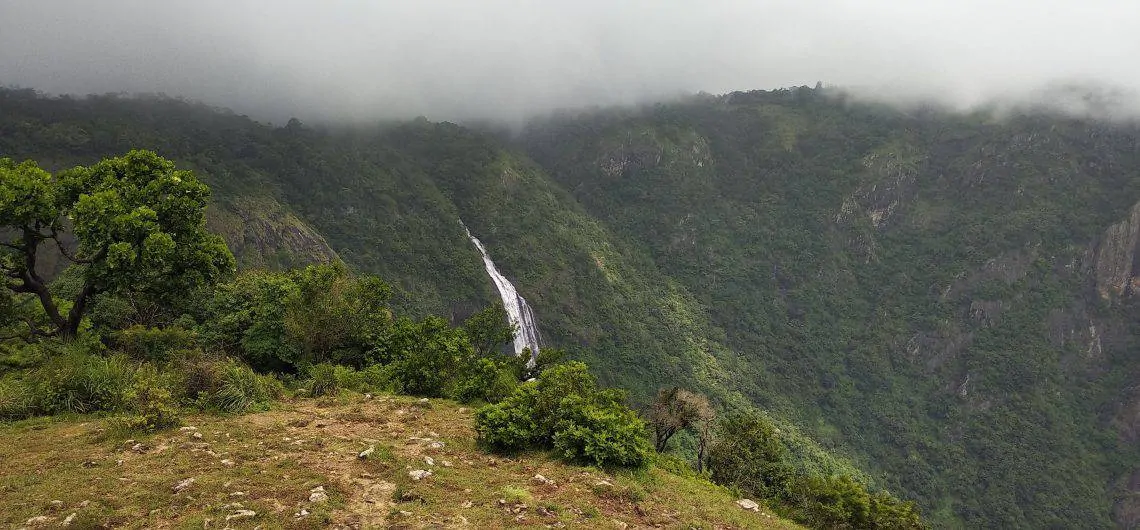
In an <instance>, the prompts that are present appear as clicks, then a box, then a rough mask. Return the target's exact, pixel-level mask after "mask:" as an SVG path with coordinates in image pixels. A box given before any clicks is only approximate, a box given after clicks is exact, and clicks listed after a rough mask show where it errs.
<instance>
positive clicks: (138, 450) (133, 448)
mask: <svg viewBox="0 0 1140 530" xmlns="http://www.w3.org/2000/svg"><path fill="white" fill-rule="evenodd" d="M131 451H134V452H136V453H141V452H143V451H146V448H145V447H143V444H141V443H136V444H135V445H132V446H131Z"/></svg>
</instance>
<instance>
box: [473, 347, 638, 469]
mask: <svg viewBox="0 0 1140 530" xmlns="http://www.w3.org/2000/svg"><path fill="white" fill-rule="evenodd" d="M623 399H624V395H623V394H621V393H620V392H615V391H612V390H599V389H598V388H597V383H596V382H595V380H594V378H593V376H591V375H590V374H589V372H588V371H587V370H586V365H584V364H582V363H577V362H575V363H568V364H564V365H558V366H555V367H553V368H550V369H548V370H546V371H544V372H543V373H542V375H541V376H540V377H539V378H538V380H537V381H535V382H532V383H524V384H522V385H520V386H519V387H518V388H517V389H515V391H514V393H512V394H511V395H510V396H509V397H508V398H507V399H505V400H503V401H502V402H501V403H498V404H493V405H487V406H485V407H483V408H481V409H479V411H478V412H477V414H476V417H475V429H476V431H477V432H478V433H479V439H480V440H481V441H482V442H483V443H484V444H486V445H487V446H488V447H490V448H491V449H493V450H499V451H517V450H522V449H527V448H553V449H555V450H556V451H557V452H558V454H559V455H560V456H562V457H563V458H566V459H568V460H573V461H577V462H584V463H590V464H595V465H598V466H603V467H612V466H620V467H639V466H642V465H645V464H646V463H647V462H648V459H649V455H650V454H651V452H652V446H650V444H649V438H648V433H647V432H646V429H645V424H644V422H642V421H641V419H640V418H638V416H637V414H636V413H635V412H633V411H632V410H630V409H629V408H627V407H626V406H625V405H623V404H622V400H623Z"/></svg>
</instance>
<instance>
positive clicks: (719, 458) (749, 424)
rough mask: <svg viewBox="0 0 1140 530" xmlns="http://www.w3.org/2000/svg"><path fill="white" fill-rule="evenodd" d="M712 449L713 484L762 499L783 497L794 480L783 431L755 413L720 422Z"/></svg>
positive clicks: (735, 416)
mask: <svg viewBox="0 0 1140 530" xmlns="http://www.w3.org/2000/svg"><path fill="white" fill-rule="evenodd" d="M719 431H720V432H718V433H717V439H716V443H714V444H712V447H711V448H710V449H709V458H708V466H709V470H711V471H712V479H713V482H716V483H717V484H720V485H722V486H730V487H735V488H739V489H740V490H741V491H743V492H745V493H747V494H749V495H755V496H757V497H762V498H772V497H776V496H777V495H778V494H780V493H781V492H782V490H783V488H784V486H785V485H786V484H787V481H788V480H789V478H790V477H791V474H792V468H791V465H789V464H788V462H787V459H786V455H787V450H786V449H785V448H784V445H783V444H782V443H780V440H779V439H778V434H779V431H778V430H777V429H776V427H775V426H774V425H772V423H771V422H769V421H768V420H767V419H765V418H764V417H762V416H760V415H758V414H755V413H738V414H734V415H732V416H729V417H728V418H727V419H726V420H723V421H721V422H720V429H719Z"/></svg>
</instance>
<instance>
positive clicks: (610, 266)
mask: <svg viewBox="0 0 1140 530" xmlns="http://www.w3.org/2000/svg"><path fill="white" fill-rule="evenodd" d="M1137 133H1138V130H1137V129H1136V128H1135V127H1134V126H1132V125H1129V124H1117V123H1110V122H1103V121H1092V120H1083V119H1076V118H1072V117H1067V116H1062V115H1056V114H1052V113H1049V112H1047V111H1044V110H1041V109H1019V110H1016V111H1013V112H1010V111H1008V110H1006V111H1005V112H1004V113H1003V114H998V113H995V112H990V111H985V110H979V111H976V112H973V113H969V114H960V113H950V112H946V111H942V110H939V109H936V108H913V109H909V110H899V109H895V108H889V107H884V106H876V105H869V104H865V103H859V102H854V101H849V100H847V99H845V98H843V97H842V96H840V95H835V94H829V93H827V91H825V90H818V89H816V90H813V89H809V88H798V89H791V90H778V91H772V92H752V93H734V94H729V95H725V96H716V97H713V96H695V97H693V98H690V99H687V100H684V101H679V102H675V103H670V104H661V105H654V106H647V107H642V108H615V109H602V110H593V111H589V112H581V113H578V112H567V113H563V114H559V115H555V116H552V117H549V118H545V119H542V120H536V121H534V122H531V123H530V124H528V125H527V126H526V127H524V128H523V129H522V130H519V131H513V132H509V133H504V132H502V131H497V130H482V129H480V128H473V127H462V126H459V125H455V124H450V123H431V122H428V121H426V120H422V119H421V120H415V121H412V122H406V123H389V124H381V125H377V126H375V127H356V128H351V129H349V128H336V127H328V128H326V127H312V126H306V125H304V124H302V123H300V122H299V121H296V120H293V121H290V122H289V123H287V124H285V125H284V126H280V127H277V126H271V125H264V124H259V123H256V122H254V121H252V120H250V119H248V118H246V117H244V116H238V115H235V114H233V113H231V112H228V111H224V110H219V109H213V108H208V107H205V106H202V105H199V104H194V103H187V102H183V101H179V100H175V99H170V98H165V97H132V98H127V97H119V96H97V97H88V98H46V97H42V96H40V95H38V94H36V93H34V92H32V91H26V90H23V91H20V90H4V91H0V157H8V158H11V159H14V160H16V161H20V160H24V159H32V160H36V161H38V162H39V164H40V165H41V166H43V167H44V168H45V169H47V170H49V171H57V170H61V169H66V168H70V167H72V166H75V165H89V164H94V163H96V162H98V161H99V160H100V159H103V158H106V157H111V156H118V155H121V154H122V153H125V152H128V151H129V150H131V149H135V148H143V149H150V150H154V151H156V152H157V153H158V154H159V155H161V156H163V157H166V158H169V159H170V160H172V161H174V163H175V164H176V165H177V166H178V167H180V168H185V169H190V170H193V171H194V172H195V174H196V175H197V176H198V177H199V178H200V179H201V180H202V181H203V182H205V183H207V184H208V185H209V186H210V188H211V190H212V193H213V198H212V202H211V203H210V208H209V210H208V211H207V226H208V227H209V229H210V230H211V231H212V232H214V233H218V234H220V235H221V236H222V237H223V238H224V239H225V242H226V244H227V245H228V247H229V248H230V249H231V250H232V251H233V253H234V257H235V258H236V264H237V265H238V268H240V269H272V270H286V269H290V268H293V267H297V266H300V265H305V264H310V263H323V262H329V261H340V262H343V263H344V264H346V265H347V267H348V268H349V269H351V270H352V271H353V272H354V273H359V274H370V275H377V276H379V277H381V278H383V279H384V280H386V281H387V282H388V285H390V287H391V295H390V300H389V301H387V302H386V303H387V304H389V305H390V307H391V308H392V311H393V312H395V313H398V314H401V315H407V316H408V318H410V319H412V320H411V321H414V322H420V321H424V320H422V319H425V318H426V317H428V315H433V314H434V315H442V316H443V317H444V318H443V319H442V321H441V322H440V323H438V326H437V327H438V328H439V329H444V328H446V327H448V326H461V325H462V323H463V322H465V321H467V320H468V319H469V318H470V317H471V316H472V315H476V314H477V313H478V311H479V310H480V309H481V308H483V307H485V306H486V305H488V304H489V303H491V302H493V301H494V300H495V299H496V293H495V291H494V289H493V286H492V285H491V284H490V281H489V280H488V279H487V277H486V275H485V273H484V271H483V269H482V265H481V261H480V257H479V255H478V253H477V251H476V250H475V249H474V248H473V247H472V246H471V244H470V242H469V241H468V240H467V239H466V236H465V234H464V233H463V231H462V228H461V227H460V226H459V224H458V221H459V220H460V219H462V221H463V222H464V223H465V224H466V225H467V226H469V227H470V228H471V230H472V232H473V233H474V234H476V235H477V236H478V237H479V238H480V239H481V240H483V242H484V243H485V244H486V246H487V248H488V250H489V252H490V254H491V255H492V256H493V257H494V259H495V261H496V263H498V264H499V266H500V268H501V269H502V270H503V271H504V272H505V273H506V274H507V275H508V276H510V277H511V280H512V281H513V282H514V283H515V284H516V286H517V287H518V288H519V290H520V292H521V293H522V294H523V295H524V296H525V297H526V298H527V299H528V301H530V303H531V305H532V306H533V307H534V309H535V312H536V314H537V316H538V320H539V324H540V327H541V330H542V334H543V338H544V340H545V341H546V342H547V343H549V345H550V346H556V347H558V348H561V349H563V350H565V351H566V352H567V355H568V356H569V357H570V358H573V359H577V360H581V361H584V362H585V363H586V364H587V365H589V367H590V369H591V371H592V372H593V374H594V376H596V377H597V379H598V380H599V382H600V383H601V384H602V385H603V386H620V387H623V388H626V389H628V390H629V391H630V397H631V400H632V401H631V402H632V403H633V404H634V405H635V407H637V406H643V405H647V404H649V403H650V402H651V401H652V400H653V399H654V397H655V396H656V395H657V394H656V393H657V390H658V389H659V388H662V387H670V386H673V385H679V386H681V387H685V388H688V389H690V390H692V391H695V392H699V393H702V394H704V395H707V396H708V397H709V399H710V401H711V402H712V403H713V405H714V407H715V408H717V409H718V410H721V411H748V410H761V411H764V414H763V415H761V416H762V417H764V418H768V419H767V420H764V421H765V422H768V421H770V422H773V424H774V425H776V427H771V428H772V429H776V430H778V431H779V432H780V433H781V436H780V438H781V439H782V440H783V442H784V443H783V445H782V446H781V447H783V449H782V451H786V452H787V453H788V456H787V457H785V458H787V460H788V461H789V462H791V464H789V465H791V466H793V467H794V468H797V469H801V470H802V469H808V468H810V469H814V470H815V472H816V473H817V476H834V475H835V474H836V473H839V472H843V473H846V474H848V475H852V474H856V473H854V472H853V471H852V467H851V463H850V462H848V460H850V461H851V462H853V463H854V465H855V466H856V467H859V468H861V469H863V470H864V471H865V472H866V476H862V477H860V480H866V481H869V482H870V483H871V484H872V487H873V488H874V489H876V490H881V489H885V490H889V491H890V492H892V493H894V494H895V495H897V496H898V497H901V498H905V499H914V500H915V501H917V502H918V503H919V505H920V506H921V508H922V511H923V513H924V515H925V516H926V517H927V518H928V519H930V521H931V523H932V524H933V525H935V526H939V527H942V526H949V527H955V526H957V527H1033V528H1037V527H1072V526H1082V527H1110V526H1114V525H1115V526H1122V527H1132V526H1135V525H1136V524H1137V523H1138V522H1140V504H1136V502H1135V500H1134V497H1135V492H1133V491H1132V490H1131V489H1130V488H1132V487H1133V486H1134V483H1135V480H1133V479H1132V474H1133V472H1134V471H1136V470H1140V454H1138V452H1137V450H1136V448H1135V441H1136V437H1137V433H1138V432H1140V424H1138V423H1137V419H1136V418H1137V415H1136V411H1137V410H1140V393H1137V391H1136V381H1137V380H1138V376H1140V374H1138V373H1137V370H1138V369H1140V363H1138V362H1137V361H1136V360H1135V358H1134V356H1131V355H1129V354H1130V352H1131V351H1132V349H1133V348H1134V347H1135V342H1134V339H1133V337H1134V336H1135V334H1136V332H1137V330H1136V328H1135V322H1136V321H1137V319H1136V316H1137V315H1136V314H1135V312H1136V307H1135V300H1134V298H1133V287H1132V286H1133V279H1132V278H1133V260H1134V258H1135V257H1136V252H1135V247H1136V244H1137V235H1138V234H1140V214H1138V213H1136V212H1137V210H1136V208H1135V205H1136V204H1137V203H1138V201H1140V187H1137V186H1136V184H1137V181H1138V179H1140V140H1138V135H1137ZM62 261H63V260H61V263H62ZM62 270H63V269H62V265H60V266H59V267H57V270H56V272H60V271H62ZM63 277H64V278H66V274H65V275H64V276H63ZM275 281H276V280H275ZM293 281H300V280H299V279H298V280H293ZM253 287H256V284H250V285H245V286H244V287H243V286H240V285H239V286H236V287H235V289H236V288H245V289H251V288H253ZM215 327H216V326H215ZM301 351H304V348H301ZM7 359H9V361H6V362H9V364H10V365H13V366H14V365H16V364H18V363H19V359H18V358H16V357H11V356H9V357H7ZM365 364H366V363H358V365H357V367H356V368H361V369H363V368H364V367H365ZM263 368H265V369H267V370H272V369H274V368H280V367H273V366H265V367H263ZM412 390H415V389H412ZM483 397H486V396H483ZM499 397H501V396H499ZM519 399H524V400H525V399H531V398H524V397H520V398H519ZM509 401H510V400H508V401H506V402H504V403H508V402H509ZM600 403H601V404H599V405H598V406H602V407H603V408H604V406H609V405H605V402H604V400H603V402H600ZM603 405H604V406H603ZM504 408H507V409H509V407H508V406H504ZM503 414H506V412H504V413H503ZM750 417H752V416H750ZM493 419H494V418H493V417H488V421H490V420H493ZM765 425H767V423H765V424H764V425H761V426H756V425H752V426H750V425H749V424H748V423H747V422H745V421H741V422H738V423H737V426H738V427H739V428H740V429H742V430H751V432H768V431H766V430H765V429H767V428H769V427H770V426H768V427H766V426H765ZM773 432H775V431H773ZM760 438H764V436H761V437H760ZM675 445H677V446H678V447H679V448H680V450H681V451H682V452H691V451H695V450H696V447H697V446H698V445H699V440H698V437H697V436H695V435H689V434H682V435H679V436H678V439H677V441H676V442H675ZM753 450H756V451H759V452H761V453H763V452H764V451H765V450H766V449H765V448H764V447H755V448H753ZM836 455H842V456H836ZM777 471H778V470H773V469H768V470H763V471H760V472H758V473H759V474H762V475H772V476H778V475H779V473H778V472H777ZM714 475H715V470H714ZM722 478H723V477H722ZM738 482H739V481H738ZM738 485H739V484H738ZM769 486H771V485H765V484H752V485H750V486H748V485H746V486H745V487H746V488H749V489H751V490H752V491H761V490H764V488H766V487H769ZM800 486H801V487H807V486H803V483H801V484H800ZM827 487H829V488H833V489H842V487H841V485H839V484H830V485H828V486H827ZM791 489H794V488H791ZM809 489H810V488H809Z"/></svg>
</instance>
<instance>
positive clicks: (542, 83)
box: [0, 0, 1140, 122]
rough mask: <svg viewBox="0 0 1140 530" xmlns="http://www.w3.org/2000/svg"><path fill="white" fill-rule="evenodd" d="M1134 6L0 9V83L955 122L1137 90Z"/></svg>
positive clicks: (208, 3) (861, 2) (739, 3)
mask: <svg viewBox="0 0 1140 530" xmlns="http://www.w3.org/2000/svg"><path fill="white" fill-rule="evenodd" d="M1137 27H1140V2H1136V1H1134V0H1116V1H1113V0H1080V1H1077V0H1066V1H1060V0H989V1H976V0H923V1H916V0H847V1H841V0H834V1H828V0H817V1H813V0H798V1H796V0H788V1H784V0H775V1H749V0H722V1H713V0H709V1H681V0H677V1H669V0H653V1H650V0H628V1H619V2H614V1H610V0H606V1H600V0H599V1H595V0H550V1H545V2H544V1H537V0H479V1H467V0H455V1H437V0H415V1H387V2H365V1H347V0H323V1H315V0H314V1H309V2H300V1H292V0H275V1H272V2H269V1H260V0H224V1H222V0H196V1H173V2H165V1H164V2H154V1H142V0H130V1H127V0H108V1H102V2H89V1H85V0H73V1H66V0H37V1H29V2H22V1H17V0H0V85H6V86H22V87H30V88H36V89H39V90H42V91H45V92H49V93H73V94H88V93H104V92H164V93H167V94H169V95H181V96H186V97H189V98H193V99H197V100H201V101H204V102H206V103H209V104H213V105H219V106H225V107H230V108H232V109H234V110H235V111H238V112H241V113H248V114H251V115H254V116H257V117H259V118H261V119H266V120H272V121H277V122H280V121H281V120H283V119H285V118H287V117H289V116H298V117H301V118H302V119H306V120H345V119H347V120H370V119H377V118H404V117H413V116H417V115H425V116H428V117H429V118H432V119H449V120H465V119H502V120H508V121H517V120H519V119H521V118H523V117H525V116H529V115H533V114H536V113H541V112H545V111H549V110H553V109H555V108H561V107H580V106H591V105H612V104H624V103H636V102H643V101H647V100H654V99H662V98H668V97H672V96H675V95H678V94H683V93H692V92H697V91H705V92H711V93H722V92H727V91H732V90H749V89H757V88H762V89H770V88H777V87H783V86H793V85H804V84H809V85H811V84H815V82H816V81H822V82H823V83H824V84H828V85H837V86H841V87H849V88H852V89H854V90H857V91H860V92H862V93H866V94H874V95H877V96H878V97H881V98H886V99H898V100H914V99H916V98H936V99H938V100H939V101H942V102H944V103H947V104H951V105H955V106H969V105H971V104H975V103H978V102H983V101H987V100H989V99H991V98H995V97H1008V96H1020V95H1025V94H1040V92H1039V90H1040V89H1041V88H1042V87H1044V86H1046V85H1048V84H1050V83H1056V82H1078V83H1097V84H1103V85H1109V86H1114V87H1119V88H1121V89H1124V90H1125V91H1130V90H1138V89H1140V68H1136V66H1135V65H1136V62H1137V57H1140V32H1138V31H1137V30H1136V28H1137Z"/></svg>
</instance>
